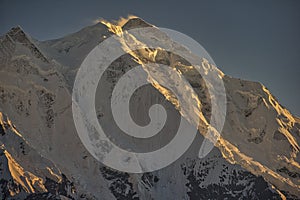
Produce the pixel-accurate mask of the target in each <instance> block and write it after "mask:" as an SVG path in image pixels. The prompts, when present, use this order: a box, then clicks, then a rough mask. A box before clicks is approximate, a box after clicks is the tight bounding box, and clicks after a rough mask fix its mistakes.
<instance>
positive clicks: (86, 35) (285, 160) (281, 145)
mask: <svg viewBox="0 0 300 200" xmlns="http://www.w3.org/2000/svg"><path fill="white" fill-rule="evenodd" d="M147 26H151V25H149V24H147V23H146V22H144V21H143V20H141V19H139V18H133V19H130V20H129V21H128V22H127V23H124V24H123V25H122V27H121V28H123V30H129V29H133V28H138V27H147ZM112 34H113V33H112V32H110V31H109V29H108V28H107V26H105V25H103V24H101V23H98V24H95V25H93V26H90V27H86V28H84V29H82V30H80V31H78V32H76V33H74V34H70V35H67V36H65V37H63V38H59V39H56V40H51V41H36V40H35V39H33V38H31V37H30V36H29V35H27V34H26V33H25V32H24V31H23V30H22V29H21V28H20V27H16V28H12V29H11V30H10V31H9V32H8V33H7V34H6V35H4V36H2V37H1V38H0V145H1V148H0V175H1V176H0V199H101V200H102V199H104V200H111V199H118V200H119V199H121V200H123V199H124V200H125V199H128V200H130V199H135V200H137V199H141V200H144V199H147V200H148V199H155V200H156V199H159V200H160V199H192V200H194V199H195V200H196V199H197V200H198V199H281V198H283V199H284V198H287V199H298V198H297V197H298V196H300V192H299V191H300V189H299V187H300V182H299V180H300V170H299V153H298V151H299V140H300V132H299V129H300V120H299V119H298V118H297V117H295V116H292V115H291V114H290V113H289V111H287V110H286V109H285V108H284V107H282V106H281V105H280V104H279V103H278V102H277V100H276V99H275V97H273V96H272V95H271V94H270V92H269V91H268V90H267V89H266V88H265V87H264V86H263V85H261V84H259V83H255V82H250V81H244V80H240V79H235V78H232V77H228V76H226V75H224V76H223V81H224V84H225V88H226V93H227V94H226V95H227V101H228V104H227V116H226V122H225V126H224V129H223V132H222V133H221V137H222V140H221V141H222V142H223V143H220V144H219V145H217V147H215V148H214V149H213V150H212V151H211V152H210V153H209V155H208V156H206V157H205V158H203V159H199V158H198V152H199V148H200V145H201V143H202V141H203V136H202V135H201V134H197V136H196V138H195V140H194V142H193V143H192V145H191V147H190V148H189V149H188V151H187V152H186V153H185V154H184V155H183V156H181V157H180V158H179V159H178V160H177V161H176V162H174V163H173V164H171V165H169V166H167V167H165V168H163V169H160V170H158V171H154V172H150V173H143V174H130V173H124V172H119V171H116V170H113V169H110V168H108V167H106V166H104V165H103V164H101V163H100V162H98V161H97V160H95V159H94V157H92V156H91V155H90V153H89V152H88V151H87V150H86V149H85V147H84V146H83V145H82V142H81V140H80V139H79V137H78V135H77V132H76V129H75V126H74V122H73V116H72V98H71V91H72V87H73V82H74V79H75V76H76V72H77V70H78V68H79V66H80V65H81V63H82V61H83V60H84V58H85V57H86V56H87V54H88V53H89V52H90V51H91V50H92V49H93V48H94V47H95V46H97V45H98V44H99V43H100V42H102V41H104V40H105V39H107V38H108V37H110V36H111V35H112ZM161 55H164V54H161ZM169 58H170V57H163V58H160V60H163V61H164V62H168V59H169ZM172 58H173V57H172ZM135 66H137V63H136V61H135V60H134V59H133V57H132V55H131V54H126V55H124V56H122V57H120V58H119V59H117V60H116V61H114V62H113V63H112V65H111V69H113V70H111V71H109V72H107V73H106V76H105V77H104V78H103V79H101V81H103V85H105V86H106V85H108V86H110V87H114V86H115V85H116V82H117V80H119V78H120V77H121V76H122V75H123V74H124V73H125V72H126V71H128V70H129V69H131V68H133V67H135ZM186 76H187V77H188V78H189V80H190V81H191V85H192V87H193V88H194V89H195V91H196V93H197V94H198V95H199V97H200V100H201V101H202V102H203V104H204V107H203V109H202V112H203V115H204V116H205V117H208V116H209V115H210V106H209V100H208V99H207V97H206V95H207V89H205V88H206V86H205V84H204V83H202V82H200V83H198V82H197V80H201V77H199V76H198V75H195V74H188V73H187V74H186ZM100 87H101V86H100ZM152 90H155V91H156V89H155V88H154V87H153V86H152V85H150V84H149V85H147V86H146V87H143V88H140V89H139V90H137V91H136V96H142V97H145V98H141V99H138V98H137V99H134V98H133V99H132V102H133V103H134V104H137V105H138V104H146V105H153V104H155V103H161V104H163V105H164V107H165V108H166V109H167V110H168V108H169V110H170V112H171V115H172V118H170V119H172V121H171V122H169V123H172V122H173V123H178V118H179V116H180V113H179V112H178V111H177V110H176V109H175V108H174V106H173V104H172V103H171V102H169V101H167V100H166V99H165V98H164V95H163V94H161V93H160V92H159V91H156V96H155V97H154V96H150V97H149V96H147V95H148V94H149V91H152ZM153 93H154V92H153ZM101 95H103V94H102V93H101V92H98V93H97V95H96V99H100V100H101V99H103V98H104V97H103V96H101ZM105 98H108V99H109V98H110V97H109V96H108V97H105ZM104 110H105V109H104ZM96 112H97V115H98V116H97V117H98V119H99V122H100V123H103V124H105V128H106V130H108V131H109V130H114V132H113V133H111V134H112V136H114V137H115V138H118V135H117V133H118V132H117V131H116V132H115V130H116V129H114V128H113V127H111V126H112V124H114V123H110V122H111V121H110V120H111V118H110V117H107V115H106V114H105V112H103V109H102V110H101V105H96ZM132 112H133V113H132V116H133V118H134V119H135V120H136V121H137V122H139V123H140V124H147V121H148V120H149V117H148V115H147V112H146V113H141V110H140V109H137V110H134V109H133V110H132ZM165 129H166V130H165V131H167V132H170V134H169V135H168V136H160V137H161V140H160V142H161V144H158V143H154V142H153V143H151V142H150V144H148V145H149V146H152V147H153V148H160V147H161V145H164V144H166V143H167V142H168V141H170V139H172V137H173V134H174V133H173V132H174V130H173V129H172V126H167V125H166V128H165ZM120 134H122V133H120ZM122 138H124V139H128V140H129V141H128V143H125V144H124V143H123V144H122V143H119V145H120V146H122V145H123V146H126V145H128V144H133V145H136V146H135V147H136V148H140V146H139V145H140V144H143V142H142V141H139V140H134V139H132V140H130V138H126V137H125V136H124V137H123V136H122ZM116 143H118V141H116ZM133 148H134V147H133Z"/></svg>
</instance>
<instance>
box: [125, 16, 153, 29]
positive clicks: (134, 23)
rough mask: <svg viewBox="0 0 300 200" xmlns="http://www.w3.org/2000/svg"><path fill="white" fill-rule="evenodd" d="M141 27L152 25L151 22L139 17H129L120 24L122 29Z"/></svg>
mask: <svg viewBox="0 0 300 200" xmlns="http://www.w3.org/2000/svg"><path fill="white" fill-rule="evenodd" d="M143 27H152V25H151V24H149V23H147V22H145V21H144V20H143V19H141V18H139V17H133V18H129V19H128V21H127V22H126V23H125V24H124V25H123V26H122V28H123V29H124V30H129V29H133V28H143Z"/></svg>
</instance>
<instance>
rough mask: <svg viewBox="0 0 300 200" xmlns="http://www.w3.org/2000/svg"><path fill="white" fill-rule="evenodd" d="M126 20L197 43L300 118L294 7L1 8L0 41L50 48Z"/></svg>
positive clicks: (4, 2)
mask: <svg viewBox="0 0 300 200" xmlns="http://www.w3.org/2000/svg"><path fill="white" fill-rule="evenodd" d="M128 14H133V15H137V16H140V17H141V18H143V19H144V20H146V21H148V22H150V23H152V24H154V25H156V26H160V27H165V28H171V29H174V30H177V31H180V32H182V33H185V34H187V35H188V36H190V37H192V38H194V39H195V40H197V41H198V42H199V43H200V44H201V45H202V46H204V48H205V49H206V50H207V51H208V52H209V53H210V55H211V56H212V58H213V59H214V61H215V63H216V64H217V65H218V67H219V68H220V69H221V70H222V71H223V72H225V73H226V74H228V75H231V76H234V77H239V78H243V79H248V80H253V81H260V82H261V83H263V84H264V85H266V86H267V88H268V89H270V90H271V92H272V93H273V94H274V95H275V96H276V97H277V98H278V100H279V101H280V103H281V104H282V105H284V106H285V107H287V108H288V109H289V110H290V111H291V112H292V113H294V114H296V115H298V116H300V106H299V104H300V93H299V85H300V80H299V74H300V1H298V0H264V1H262V0H251V1H250V0H249V1H241V0H218V1H217V0H207V1H201V0H195V1H188V0H182V1H175V0H173V1H170V0H160V1H158V0H157V1H153V0H152V1H146V0H139V1H138V0H122V1H113V0H110V1H99V0H98V1H96V0H95V1H92V0H91V1H89V0H86V1H74V0H53V1H41V0H30V1H29V0H28V1H21V0H20V1H15V0H0V34H1V35H2V34H4V33H5V32H6V31H8V30H9V29H10V28H11V27H12V26H15V25H21V26H22V27H23V29H24V30H25V31H26V32H27V33H29V34H30V35H31V36H33V37H34V38H37V39H39V40H47V39H53V38H58V37H61V36H63V35H65V34H67V33H72V32H75V31H77V30H79V29H80V28H82V27H84V26H87V25H91V24H92V22H93V20H95V19H97V18H99V17H102V18H105V19H108V20H110V19H118V18H119V17H120V16H127V15H128Z"/></svg>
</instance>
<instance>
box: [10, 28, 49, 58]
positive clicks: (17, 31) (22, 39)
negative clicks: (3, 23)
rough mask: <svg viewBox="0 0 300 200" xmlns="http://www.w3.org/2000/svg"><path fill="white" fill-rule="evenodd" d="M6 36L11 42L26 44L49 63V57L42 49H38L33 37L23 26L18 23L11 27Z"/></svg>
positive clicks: (34, 53) (37, 55)
mask: <svg viewBox="0 0 300 200" xmlns="http://www.w3.org/2000/svg"><path fill="white" fill-rule="evenodd" d="M5 36H6V37H5V38H6V39H7V40H9V42H10V43H14V44H21V45H23V46H26V47H27V48H29V49H30V51H31V53H32V54H33V55H35V56H36V57H37V58H39V59H41V60H42V61H43V62H47V63H49V61H48V59H47V58H46V57H45V56H44V55H43V53H42V52H41V51H40V49H38V47H37V45H36V44H35V43H34V41H33V39H32V38H31V37H30V36H29V35H28V34H27V33H25V31H24V30H23V29H22V28H21V26H19V25H18V26H15V27H13V28H11V29H10V30H9V31H8V32H7V33H6V35H5Z"/></svg>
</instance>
